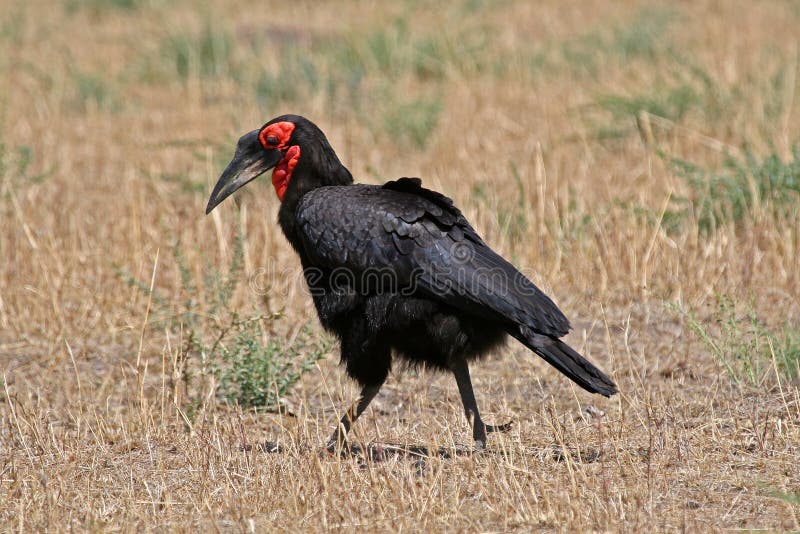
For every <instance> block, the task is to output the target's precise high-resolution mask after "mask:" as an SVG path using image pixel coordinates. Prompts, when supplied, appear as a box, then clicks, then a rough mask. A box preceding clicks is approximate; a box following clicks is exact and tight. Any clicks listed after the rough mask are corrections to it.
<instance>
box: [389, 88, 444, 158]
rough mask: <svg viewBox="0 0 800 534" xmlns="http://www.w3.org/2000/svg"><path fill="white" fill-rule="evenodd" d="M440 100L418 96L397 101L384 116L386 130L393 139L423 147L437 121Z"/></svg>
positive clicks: (440, 108)
mask: <svg viewBox="0 0 800 534" xmlns="http://www.w3.org/2000/svg"><path fill="white" fill-rule="evenodd" d="M441 111H442V101H441V99H439V98H419V99H416V100H413V101H411V102H407V103H399V104H397V105H396V106H394V107H392V108H391V109H389V110H388V111H387V112H386V114H385V116H384V126H385V128H386V131H387V132H388V133H389V135H391V136H392V137H393V138H394V139H397V140H399V141H401V142H405V143H408V144H410V145H413V146H416V147H423V146H425V144H426V143H427V142H429V138H430V135H431V132H433V130H434V129H435V128H436V125H437V124H438V122H439V113H441Z"/></svg>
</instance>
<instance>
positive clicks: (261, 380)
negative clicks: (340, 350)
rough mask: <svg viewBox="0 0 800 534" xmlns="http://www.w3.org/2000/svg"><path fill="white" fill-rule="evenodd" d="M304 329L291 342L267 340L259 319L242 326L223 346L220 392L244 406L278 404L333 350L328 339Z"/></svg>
mask: <svg viewBox="0 0 800 534" xmlns="http://www.w3.org/2000/svg"><path fill="white" fill-rule="evenodd" d="M312 339H313V338H312V336H311V333H310V331H308V330H307V329H306V330H303V331H302V332H301V333H300V334H299V335H298V336H297V338H296V339H295V341H294V343H292V344H291V345H288V346H287V345H285V344H284V342H283V341H282V340H279V339H277V338H275V337H271V338H268V339H267V341H266V342H265V341H264V333H263V331H261V329H260V328H259V327H258V322H255V321H251V322H248V323H247V325H245V326H243V327H242V328H241V329H240V330H239V332H238V333H237V335H236V336H235V337H234V338H233V340H232V341H231V343H229V344H227V345H225V346H221V350H220V353H221V356H222V358H221V364H222V365H220V366H218V367H217V368H216V370H215V372H216V375H217V377H218V379H219V389H218V392H219V394H220V395H221V396H222V397H223V398H225V399H226V400H228V401H230V402H235V403H237V404H239V405H240V406H245V407H255V408H258V407H276V406H278V404H279V401H280V399H281V398H282V397H283V396H284V395H286V393H288V392H289V390H290V389H291V388H292V386H294V385H295V384H296V383H297V381H298V380H300V377H302V376H303V374H304V373H306V372H308V371H309V370H311V368H312V367H313V366H314V364H315V363H316V362H317V361H319V360H320V359H322V358H324V357H325V355H326V354H327V352H328V351H329V350H330V344H329V343H327V342H316V343H315V342H313V341H312Z"/></svg>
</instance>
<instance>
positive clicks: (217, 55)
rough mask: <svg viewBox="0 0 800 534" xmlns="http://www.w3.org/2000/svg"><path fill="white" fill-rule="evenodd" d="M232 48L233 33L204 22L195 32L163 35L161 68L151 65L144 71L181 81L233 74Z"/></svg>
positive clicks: (234, 73) (233, 75)
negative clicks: (162, 74) (154, 72)
mask: <svg viewBox="0 0 800 534" xmlns="http://www.w3.org/2000/svg"><path fill="white" fill-rule="evenodd" d="M233 47H234V40H233V36H232V35H231V34H230V33H229V32H227V31H225V30H223V29H221V28H218V27H216V26H214V25H213V24H212V23H211V22H207V23H206V25H205V26H204V27H203V29H202V31H200V32H199V33H197V34H192V33H174V34H172V35H169V36H168V37H166V38H165V39H164V40H163V41H162V43H161V47H160V56H161V57H160V60H161V65H160V69H158V68H156V69H154V68H152V67H151V68H148V69H147V71H148V72H150V71H153V70H155V71H156V72H158V71H160V72H163V73H164V74H166V75H167V76H168V77H177V78H178V79H181V80H186V79H188V78H190V77H196V78H215V77H222V76H231V77H235V75H236V74H237V71H236V69H235V66H234V64H233V62H232V52H233Z"/></svg>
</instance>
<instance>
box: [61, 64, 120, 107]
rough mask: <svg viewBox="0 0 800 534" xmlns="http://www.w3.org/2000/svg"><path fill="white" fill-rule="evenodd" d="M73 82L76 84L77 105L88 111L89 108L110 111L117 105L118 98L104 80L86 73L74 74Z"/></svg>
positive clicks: (75, 100)
mask: <svg viewBox="0 0 800 534" xmlns="http://www.w3.org/2000/svg"><path fill="white" fill-rule="evenodd" d="M72 80H73V83H74V84H75V99H74V102H75V105H76V106H77V107H78V108H79V109H81V110H84V111H85V110H86V109H88V108H89V107H92V106H94V107H97V108H99V109H110V108H112V107H114V106H115V105H116V98H114V95H113V92H112V91H111V89H110V88H109V86H108V83H107V82H106V81H105V80H103V79H102V78H100V77H98V76H95V75H93V74H88V73H85V72H73V74H72Z"/></svg>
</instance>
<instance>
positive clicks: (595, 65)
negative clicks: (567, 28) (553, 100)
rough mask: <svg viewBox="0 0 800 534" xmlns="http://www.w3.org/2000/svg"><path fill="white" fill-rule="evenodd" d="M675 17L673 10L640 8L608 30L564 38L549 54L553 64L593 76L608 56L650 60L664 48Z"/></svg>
mask: <svg viewBox="0 0 800 534" xmlns="http://www.w3.org/2000/svg"><path fill="white" fill-rule="evenodd" d="M677 19H678V14H677V12H676V11H675V10H673V9H669V8H664V7H659V8H648V9H642V10H640V11H639V12H638V13H636V15H635V16H634V17H633V18H632V19H631V20H630V21H627V22H622V23H618V24H617V25H615V26H613V27H612V28H611V29H610V30H609V29H603V30H592V31H589V32H586V33H584V34H582V35H579V36H577V37H574V38H571V39H568V40H565V41H563V42H562V43H560V45H559V46H557V47H556V48H555V50H556V53H550V54H549V55H550V56H551V57H553V61H552V63H553V64H554V65H558V64H559V63H566V64H567V65H568V66H569V67H570V68H571V69H573V70H577V71H579V72H586V73H588V74H590V75H592V76H597V75H599V69H600V66H601V65H604V64H605V63H606V61H607V60H608V59H613V60H614V61H617V62H620V63H624V62H627V61H630V60H632V59H649V60H652V59H653V58H654V57H656V55H658V54H659V53H661V52H663V51H665V50H667V49H668V48H669V40H668V37H667V35H666V34H667V30H668V28H669V26H670V24H672V23H673V22H674V21H675V20H677Z"/></svg>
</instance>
